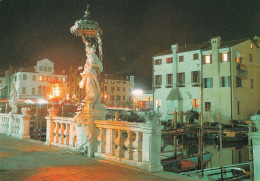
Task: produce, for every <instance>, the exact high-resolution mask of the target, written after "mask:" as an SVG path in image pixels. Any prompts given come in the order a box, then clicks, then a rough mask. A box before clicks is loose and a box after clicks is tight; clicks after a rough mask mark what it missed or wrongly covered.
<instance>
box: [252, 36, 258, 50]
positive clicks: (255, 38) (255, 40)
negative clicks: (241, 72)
mask: <svg viewBox="0 0 260 181" xmlns="http://www.w3.org/2000/svg"><path fill="white" fill-rule="evenodd" d="M253 39H254V42H255V44H256V45H257V47H258V48H259V46H260V37H259V36H255V37H254V38H253Z"/></svg>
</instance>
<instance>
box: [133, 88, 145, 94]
mask: <svg viewBox="0 0 260 181" xmlns="http://www.w3.org/2000/svg"><path fill="white" fill-rule="evenodd" d="M143 92H144V91H143V90H141V89H135V90H133V91H132V94H133V95H141V94H143Z"/></svg>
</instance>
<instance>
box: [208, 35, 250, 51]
mask: <svg viewBox="0 0 260 181" xmlns="http://www.w3.org/2000/svg"><path fill="white" fill-rule="evenodd" d="M247 40H249V38H243V39H239V40H231V41H224V42H221V43H220V47H219V48H226V47H232V46H235V45H237V44H239V43H242V42H244V41H247ZM211 49H212V47H211V45H210V46H209V47H206V48H204V49H203V50H211Z"/></svg>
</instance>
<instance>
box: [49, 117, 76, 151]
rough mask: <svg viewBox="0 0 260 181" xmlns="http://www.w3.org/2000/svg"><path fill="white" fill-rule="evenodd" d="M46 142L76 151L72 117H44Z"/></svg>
mask: <svg viewBox="0 0 260 181" xmlns="http://www.w3.org/2000/svg"><path fill="white" fill-rule="evenodd" d="M46 120H47V134H46V142H45V143H46V144H48V145H52V146H57V147H60V148H63V149H66V150H70V151H76V134H75V123H74V121H73V118H67V117H66V118H65V117H50V116H47V117H46Z"/></svg>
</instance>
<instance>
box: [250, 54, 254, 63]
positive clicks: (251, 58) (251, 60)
mask: <svg viewBox="0 0 260 181" xmlns="http://www.w3.org/2000/svg"><path fill="white" fill-rule="evenodd" d="M249 62H250V63H253V56H252V53H249Z"/></svg>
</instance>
